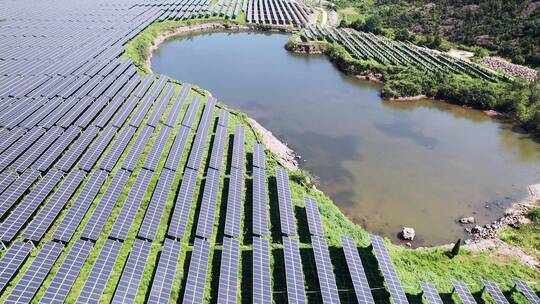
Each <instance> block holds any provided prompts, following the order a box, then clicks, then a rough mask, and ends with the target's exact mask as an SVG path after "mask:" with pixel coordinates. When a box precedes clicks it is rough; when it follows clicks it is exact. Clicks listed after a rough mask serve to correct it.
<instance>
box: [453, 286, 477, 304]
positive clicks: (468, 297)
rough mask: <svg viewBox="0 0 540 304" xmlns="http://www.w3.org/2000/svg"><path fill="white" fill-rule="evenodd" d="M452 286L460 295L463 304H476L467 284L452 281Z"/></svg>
mask: <svg viewBox="0 0 540 304" xmlns="http://www.w3.org/2000/svg"><path fill="white" fill-rule="evenodd" d="M452 285H454V290H455V291H456V292H457V294H458V295H459V298H460V300H461V302H462V303H463V304H476V300H475V299H474V297H473V295H472V294H471V291H470V290H469V287H467V285H466V284H465V283H463V282H461V281H456V280H452Z"/></svg>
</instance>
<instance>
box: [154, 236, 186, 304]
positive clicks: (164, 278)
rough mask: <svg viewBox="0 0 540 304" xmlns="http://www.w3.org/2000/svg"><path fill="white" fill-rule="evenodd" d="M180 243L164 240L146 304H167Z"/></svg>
mask: <svg viewBox="0 0 540 304" xmlns="http://www.w3.org/2000/svg"><path fill="white" fill-rule="evenodd" d="M180 247H181V246H180V243H179V242H177V241H173V240H171V239H165V243H164V244H163V251H162V252H161V255H160V257H159V262H158V265H157V269H156V274H155V275H154V280H153V282H152V287H151V289H150V295H149V296H148V303H150V304H158V303H169V298H170V296H171V291H172V288H173V283H174V276H175V275H176V268H177V266H178V258H179V256H180Z"/></svg>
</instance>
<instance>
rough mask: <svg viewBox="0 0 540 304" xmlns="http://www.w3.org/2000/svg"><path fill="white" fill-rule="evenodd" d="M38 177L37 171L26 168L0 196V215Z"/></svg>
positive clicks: (6, 210)
mask: <svg viewBox="0 0 540 304" xmlns="http://www.w3.org/2000/svg"><path fill="white" fill-rule="evenodd" d="M38 178H39V172H37V171H34V170H26V171H24V172H23V174H21V175H20V176H19V178H17V180H15V181H14V182H13V183H12V184H11V185H10V186H9V187H8V188H7V189H6V190H4V192H3V193H2V195H1V196H0V217H1V216H3V215H4V214H6V212H8V210H9V209H10V208H11V207H12V206H13V205H14V204H15V202H17V201H18V200H19V198H21V197H22V196H23V195H24V194H25V193H26V191H27V190H28V189H29V188H30V186H31V185H32V184H33V183H34V182H35V181H36V180H37V179H38Z"/></svg>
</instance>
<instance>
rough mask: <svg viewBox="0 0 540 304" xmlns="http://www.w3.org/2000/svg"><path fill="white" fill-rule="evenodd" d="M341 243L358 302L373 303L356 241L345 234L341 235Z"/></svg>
mask: <svg viewBox="0 0 540 304" xmlns="http://www.w3.org/2000/svg"><path fill="white" fill-rule="evenodd" d="M341 243H342V244H343V252H344V254H345V259H346V260H347V267H348V268H349V274H350V275H351V279H352V283H353V286H354V292H355V294H356V299H357V300H358V303H375V301H374V300H373V296H372V295H371V290H370V288H369V284H368V280H367V277H366V273H365V271H364V266H362V261H361V260H360V255H359V254H358V249H357V248H356V243H355V242H354V240H352V239H350V238H348V237H345V236H342V237H341Z"/></svg>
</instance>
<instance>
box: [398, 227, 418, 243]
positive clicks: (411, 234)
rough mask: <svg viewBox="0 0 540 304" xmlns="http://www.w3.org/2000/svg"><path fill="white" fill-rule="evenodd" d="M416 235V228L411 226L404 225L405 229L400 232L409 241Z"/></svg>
mask: <svg viewBox="0 0 540 304" xmlns="http://www.w3.org/2000/svg"><path fill="white" fill-rule="evenodd" d="M415 235H416V233H415V231H414V228H410V227H403V230H401V234H400V236H401V238H402V239H404V240H407V241H412V240H414V237H415Z"/></svg>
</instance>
